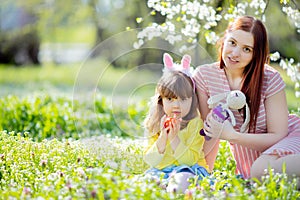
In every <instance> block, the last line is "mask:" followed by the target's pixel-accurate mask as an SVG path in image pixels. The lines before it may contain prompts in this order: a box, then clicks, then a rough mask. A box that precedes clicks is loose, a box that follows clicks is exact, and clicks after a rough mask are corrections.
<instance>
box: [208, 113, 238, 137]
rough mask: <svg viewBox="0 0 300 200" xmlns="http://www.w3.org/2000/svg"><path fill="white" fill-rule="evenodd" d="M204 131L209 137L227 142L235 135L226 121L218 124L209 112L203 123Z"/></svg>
mask: <svg viewBox="0 0 300 200" xmlns="http://www.w3.org/2000/svg"><path fill="white" fill-rule="evenodd" d="M204 131H205V134H206V135H208V136H209V137H212V138H219V139H222V140H227V141H230V140H231V139H232V138H234V136H235V135H234V134H237V132H236V130H235V129H234V128H233V126H232V124H231V123H230V122H229V121H228V120H225V121H224V122H223V123H222V122H219V121H217V120H216V119H214V117H213V116H212V114H211V112H210V113H209V114H208V115H207V117H206V120H205V122H204Z"/></svg>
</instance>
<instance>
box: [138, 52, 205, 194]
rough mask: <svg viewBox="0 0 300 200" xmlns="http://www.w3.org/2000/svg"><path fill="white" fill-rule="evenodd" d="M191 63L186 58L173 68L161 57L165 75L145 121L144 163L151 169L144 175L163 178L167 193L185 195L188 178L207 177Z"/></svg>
mask: <svg viewBox="0 0 300 200" xmlns="http://www.w3.org/2000/svg"><path fill="white" fill-rule="evenodd" d="M190 60H191V58H190V56H188V55H185V56H184V57H183V58H182V60H181V65H179V64H174V63H173V60H172V58H171V56H170V55H169V54H167V53H165V54H164V65H165V67H164V72H163V75H162V77H161V78H160V80H159V81H158V84H157V87H156V91H155V95H154V97H152V102H151V104H150V109H149V113H148V115H147V117H146V119H145V121H144V125H145V128H146V136H147V138H148V146H147V148H146V150H145V155H144V160H145V162H146V163H147V164H149V165H150V166H151V168H150V169H149V170H147V171H146V173H147V174H151V175H153V176H156V177H163V179H164V181H165V182H166V185H167V191H169V192H174V191H176V192H184V191H185V190H186V189H187V188H188V186H189V184H190V183H189V180H188V179H189V178H190V177H192V176H195V175H197V176H198V178H199V179H202V177H205V176H208V175H209V173H208V166H207V165H206V161H205V155H204V152H203V143H204V138H203V137H202V136H201V135H200V134H199V131H200V129H201V128H202V127H203V124H202V121H201V119H200V116H199V111H198V101H197V95H196V94H195V83H194V80H193V79H192V74H191V72H190Z"/></svg>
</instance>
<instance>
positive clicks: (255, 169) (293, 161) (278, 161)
mask: <svg viewBox="0 0 300 200" xmlns="http://www.w3.org/2000/svg"><path fill="white" fill-rule="evenodd" d="M283 164H285V173H286V174H287V175H288V176H289V177H292V176H296V177H298V188H299V187H300V180H299V179H300V167H299V165H300V154H291V155H287V156H284V157H279V156H277V155H261V156H260V157H259V158H258V159H256V161H255V162H254V163H253V165H252V167H251V177H255V178H258V179H261V177H262V176H263V175H264V174H265V172H266V170H267V169H268V168H269V167H270V168H271V169H274V172H275V173H282V171H283V168H282V166H283Z"/></svg>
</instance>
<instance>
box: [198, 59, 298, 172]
mask: <svg viewBox="0 0 300 200" xmlns="http://www.w3.org/2000/svg"><path fill="white" fill-rule="evenodd" d="M194 80H195V82H196V86H197V88H198V89H199V90H200V92H201V94H202V95H206V96H208V97H210V96H214V95H217V94H220V93H224V92H228V91H230V87H229V83H228V80H227V78H226V75H225V71H224V70H223V69H220V68H219V63H213V64H207V65H202V66H199V67H198V68H197V69H196V71H195V74H194ZM284 88H285V83H284V81H283V80H282V78H281V76H280V74H279V72H278V71H276V70H275V69H274V68H272V67H271V66H269V65H266V66H265V77H264V82H263V87H262V94H261V95H262V98H261V103H260V108H259V113H258V118H257V124H256V133H255V134H257V133H266V132H267V124H266V112H265V107H264V101H265V100H266V99H267V98H268V97H270V96H272V95H274V94H276V93H277V92H279V91H281V90H283V89H284ZM224 101H225V100H224ZM233 114H234V116H235V118H236V126H235V127H234V128H235V129H236V130H239V129H240V127H241V125H242V124H243V116H242V115H241V114H240V113H239V112H238V111H235V110H233ZM288 131H289V135H288V136H287V137H286V138H284V139H283V140H281V141H280V142H278V143H277V144H275V145H274V146H272V147H271V148H269V149H268V150H266V151H265V152H259V151H256V150H253V149H250V148H247V147H243V146H241V145H239V144H231V145H230V146H231V151H232V152H233V156H234V158H235V160H236V165H237V170H236V173H239V174H242V175H243V177H244V178H249V177H250V168H251V166H252V164H253V162H254V161H255V160H256V159H257V158H258V156H259V155H260V154H262V153H264V154H277V155H279V156H284V155H287V154H294V153H300V118H299V117H297V116H295V115H289V130H288Z"/></svg>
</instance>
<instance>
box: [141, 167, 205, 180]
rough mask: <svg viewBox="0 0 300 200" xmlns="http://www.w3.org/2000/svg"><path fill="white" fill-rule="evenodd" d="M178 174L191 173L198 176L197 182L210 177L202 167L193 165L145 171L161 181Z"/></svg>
mask: <svg viewBox="0 0 300 200" xmlns="http://www.w3.org/2000/svg"><path fill="white" fill-rule="evenodd" d="M180 172H189V173H192V174H194V175H196V176H198V180H202V178H203V177H206V176H209V175H210V174H209V173H208V172H207V170H206V169H205V168H204V167H202V166H200V165H198V164H194V165H193V166H188V165H180V166H176V165H171V166H169V167H165V168H163V169H157V168H151V169H149V170H147V171H146V172H145V173H146V174H150V175H153V176H157V177H161V176H162V177H163V179H168V178H169V177H170V175H171V174H174V173H180Z"/></svg>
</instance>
